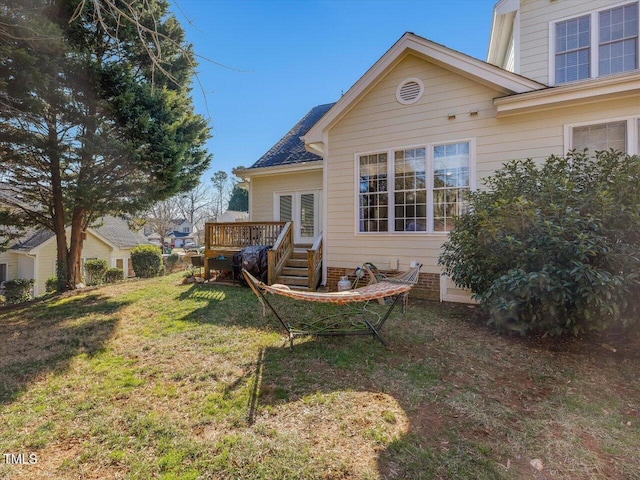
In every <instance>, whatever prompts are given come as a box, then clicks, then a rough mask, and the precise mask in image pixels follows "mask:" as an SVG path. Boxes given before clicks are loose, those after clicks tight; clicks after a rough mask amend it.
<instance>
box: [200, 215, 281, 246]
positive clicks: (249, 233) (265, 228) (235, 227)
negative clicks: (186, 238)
mask: <svg viewBox="0 0 640 480" xmlns="http://www.w3.org/2000/svg"><path fill="white" fill-rule="evenodd" d="M284 226H285V222H259V223H255V222H228V223H217V222H216V223H207V224H206V226H205V250H206V251H209V250H211V251H215V250H240V249H242V248H244V247H249V246H252V245H268V246H271V245H274V244H275V243H276V240H277V239H278V236H279V235H280V232H281V231H282V229H283V228H284Z"/></svg>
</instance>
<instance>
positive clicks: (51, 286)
mask: <svg viewBox="0 0 640 480" xmlns="http://www.w3.org/2000/svg"><path fill="white" fill-rule="evenodd" d="M44 289H45V291H46V292H47V293H52V292H57V291H58V277H49V278H47V281H46V282H45V287H44Z"/></svg>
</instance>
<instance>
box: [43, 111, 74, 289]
mask: <svg viewBox="0 0 640 480" xmlns="http://www.w3.org/2000/svg"><path fill="white" fill-rule="evenodd" d="M47 130H48V154H49V161H50V164H49V165H50V169H51V170H50V173H51V205H50V207H49V208H50V209H51V219H52V220H53V233H55V235H56V250H57V264H56V276H57V277H58V288H59V289H60V290H68V289H69V288H72V287H73V286H69V282H68V275H67V273H68V271H69V269H68V266H67V263H68V254H69V250H68V249H67V232H66V225H65V221H64V201H63V196H62V176H61V172H60V169H61V166H60V143H59V139H58V132H57V119H56V117H55V116H53V117H50V118H48V119H47Z"/></svg>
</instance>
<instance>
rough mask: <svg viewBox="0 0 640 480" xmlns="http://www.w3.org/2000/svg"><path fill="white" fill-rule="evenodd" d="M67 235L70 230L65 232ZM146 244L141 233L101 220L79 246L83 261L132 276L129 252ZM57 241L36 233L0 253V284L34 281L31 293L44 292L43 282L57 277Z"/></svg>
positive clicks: (50, 235) (45, 232)
mask: <svg viewBox="0 0 640 480" xmlns="http://www.w3.org/2000/svg"><path fill="white" fill-rule="evenodd" d="M67 234H69V229H67ZM145 243H148V241H147V239H146V238H145V237H144V235H142V234H141V233H140V232H134V231H132V230H131V229H129V227H128V225H127V222H125V221H124V220H121V219H119V218H114V217H104V218H103V219H102V220H101V221H100V226H98V227H95V228H88V229H87V231H86V238H85V240H84V243H83V247H82V261H83V262H84V261H86V260H89V259H103V260H106V261H107V263H108V264H109V267H117V268H121V269H123V270H124V272H125V276H128V277H132V276H133V275H134V273H133V269H132V267H131V249H132V248H133V247H135V246H136V245H140V244H145ZM56 257H57V251H56V241H55V235H54V234H53V232H51V231H50V230H43V229H41V230H37V231H35V232H32V233H31V234H29V235H25V236H24V237H23V238H21V239H19V240H18V241H16V242H15V243H14V244H13V245H12V246H11V247H10V248H9V249H8V250H7V251H5V252H2V253H0V283H1V282H2V281H5V280H12V279H14V278H26V279H34V280H35V281H36V283H35V287H34V294H35V295H41V294H43V293H45V283H46V280H47V279H48V278H50V277H55V276H56Z"/></svg>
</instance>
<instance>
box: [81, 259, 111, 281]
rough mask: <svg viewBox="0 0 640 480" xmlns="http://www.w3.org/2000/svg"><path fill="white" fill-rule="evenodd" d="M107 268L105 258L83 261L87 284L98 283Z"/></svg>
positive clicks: (102, 278)
mask: <svg viewBox="0 0 640 480" xmlns="http://www.w3.org/2000/svg"><path fill="white" fill-rule="evenodd" d="M108 268H109V265H108V264H107V261H106V260H101V259H93V260H87V261H86V262H84V271H85V283H86V284H87V285H100V284H101V283H102V282H103V280H104V274H105V273H106V272H107V269H108Z"/></svg>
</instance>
